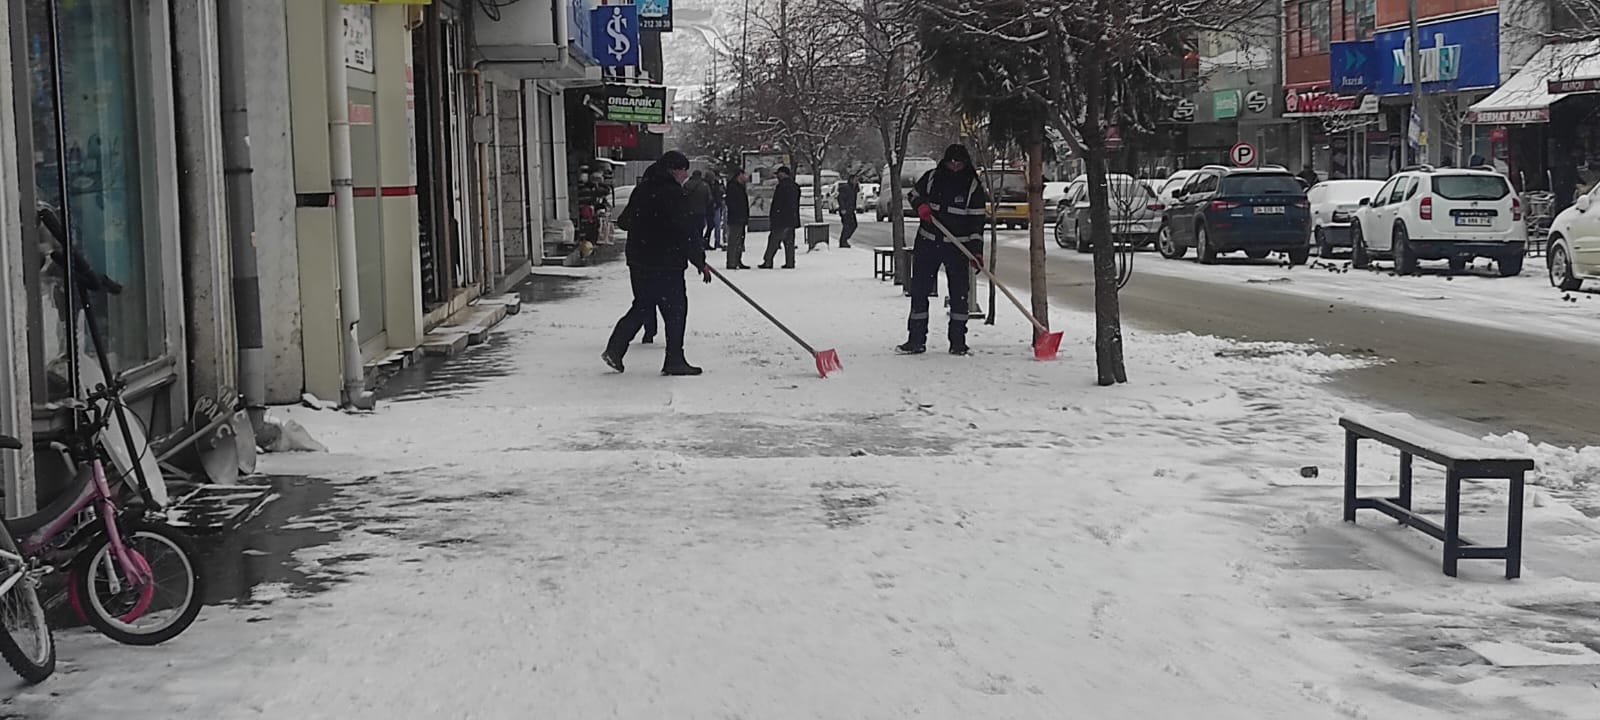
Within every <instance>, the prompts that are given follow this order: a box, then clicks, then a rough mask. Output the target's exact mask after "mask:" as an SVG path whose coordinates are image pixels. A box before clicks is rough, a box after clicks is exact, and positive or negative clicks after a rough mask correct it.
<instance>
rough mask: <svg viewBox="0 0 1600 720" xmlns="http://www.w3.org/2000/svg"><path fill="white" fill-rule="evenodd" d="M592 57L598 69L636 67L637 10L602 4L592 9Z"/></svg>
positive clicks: (632, 7)
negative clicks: (598, 66)
mask: <svg viewBox="0 0 1600 720" xmlns="http://www.w3.org/2000/svg"><path fill="white" fill-rule="evenodd" d="M593 26H594V29H593V33H594V45H595V47H594V57H595V59H596V60H599V61H600V66H601V67H633V66H635V65H638V64H639V9H638V8H637V7H636V6H633V5H605V6H602V7H597V8H595V9H594V16H593Z"/></svg>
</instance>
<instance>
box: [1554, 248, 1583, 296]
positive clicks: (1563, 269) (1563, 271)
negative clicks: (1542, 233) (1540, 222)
mask: <svg viewBox="0 0 1600 720" xmlns="http://www.w3.org/2000/svg"><path fill="white" fill-rule="evenodd" d="M1550 284H1551V285H1553V286H1555V287H1556V288H1557V289H1559V290H1566V291H1568V292H1571V291H1573V290H1578V289H1581V288H1582V287H1583V280H1582V279H1580V278H1579V277H1578V275H1577V273H1575V272H1573V271H1572V258H1570V257H1567V248H1566V246H1564V245H1562V244H1561V238H1560V236H1557V237H1553V238H1550Z"/></svg>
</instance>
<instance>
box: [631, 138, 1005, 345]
mask: <svg viewBox="0 0 1600 720" xmlns="http://www.w3.org/2000/svg"><path fill="white" fill-rule="evenodd" d="M776 175H777V178H778V183H777V187H776V188H775V189H774V192H773V197H772V206H771V209H770V212H769V214H768V217H769V219H770V221H771V223H772V225H771V233H770V234H769V237H768V240H767V251H766V254H765V256H764V262H762V264H761V265H760V266H758V267H761V268H767V269H770V268H772V267H773V261H774V260H776V258H777V254H778V250H779V248H782V249H783V251H784V259H785V261H786V262H785V263H784V265H783V267H784V268H785V269H792V268H794V267H795V232H796V231H797V230H799V229H800V227H801V222H800V198H801V193H800V186H799V185H798V184H797V183H796V182H795V180H794V173H793V172H792V171H791V170H790V169H789V168H787V167H780V168H778V171H777V173H776ZM748 184H749V177H748V175H747V174H746V173H745V172H744V171H743V170H739V171H736V172H735V174H734V176H733V178H732V179H731V181H730V182H729V183H728V184H727V185H726V187H724V186H723V185H722V183H721V182H720V181H719V179H718V178H717V176H716V174H715V173H712V174H710V176H709V178H708V177H707V175H706V174H705V173H702V172H699V171H696V172H695V173H693V174H692V175H691V174H690V172H689V158H688V157H687V156H685V155H684V154H683V153H681V152H678V151H676V150H673V151H669V152H667V153H666V154H665V155H662V157H661V159H660V160H658V161H656V162H655V163H654V164H652V165H651V166H650V167H649V169H647V170H646V171H645V173H644V176H643V178H641V179H640V181H639V185H638V187H637V188H636V189H635V190H634V192H633V195H632V196H631V198H630V199H629V202H628V205H627V207H626V208H624V209H623V211H622V213H621V215H619V216H618V218H617V225H618V227H620V228H622V229H623V230H624V231H626V232H627V233H628V244H627V250H626V254H627V260H628V271H629V277H630V279H631V281H632V285H633V303H632V305H631V306H630V307H629V308H628V312H627V313H626V314H624V315H623V316H622V319H621V320H618V321H617V325H616V327H615V328H614V329H613V330H612V332H611V338H610V340H609V341H608V342H607V343H606V349H605V351H604V352H603V353H601V355H600V357H601V359H602V360H604V361H605V363H606V365H607V366H609V367H610V368H611V369H613V370H615V371H617V372H619V373H620V372H623V370H624V365H623V357H624V356H625V355H627V352H628V346H629V345H631V344H632V343H633V339H634V337H636V336H637V335H638V334H639V332H640V330H643V331H644V332H645V339H644V341H645V342H646V343H649V342H651V341H652V340H653V339H654V336H655V330H656V328H655V324H656V314H657V313H658V312H659V313H660V315H661V319H662V322H663V323H664V324H665V325H666V332H667V348H666V349H667V352H666V360H665V362H664V363H663V364H662V367H661V373H662V374H663V375H699V374H701V372H702V371H701V369H700V368H698V367H696V366H694V365H691V364H690V363H689V361H688V359H687V358H686V357H685V355H684V350H683V336H684V331H685V328H686V327H687V325H688V318H689V297H688V287H687V285H686V283H685V282H684V277H683V275H684V270H686V269H688V268H690V267H693V268H695V269H696V270H698V271H699V273H700V275H701V278H702V279H703V280H704V281H705V282H706V283H710V282H711V281H712V279H713V276H714V275H715V271H713V270H712V269H711V266H710V265H708V264H707V263H706V251H707V250H710V249H714V248H716V247H717V246H718V245H719V244H721V242H722V230H723V228H724V225H725V228H726V241H727V242H726V246H727V265H726V267H727V269H729V270H746V269H749V266H747V265H745V264H744V258H743V253H744V238H745V231H746V230H747V229H748V227H749V221H750V196H749V189H748ZM838 192H839V196H838V200H839V213H840V215H841V218H842V220H843V223H844V234H843V235H841V236H840V240H839V246H840V247H846V248H847V247H850V241H849V238H850V237H851V235H852V234H854V232H855V229H856V218H855V215H856V202H857V199H858V198H859V197H860V190H859V185H857V184H856V182H855V180H854V179H853V178H851V179H849V180H847V181H846V182H843V183H840V186H839V188H838ZM910 196H911V197H910V199H911V205H912V207H914V208H916V211H917V215H918V217H920V218H921V220H922V222H921V225H920V226H919V227H918V229H917V235H916V244H915V247H914V249H913V255H912V257H913V262H912V277H911V287H910V295H911V315H910V318H909V320H908V322H907V339H906V342H905V343H904V344H902V345H899V346H897V347H896V348H895V350H896V351H897V352H899V353H901V354H920V353H923V352H926V350H927V337H928V324H929V323H928V318H929V313H928V297H929V296H930V295H932V294H933V291H934V287H935V285H936V283H937V281H938V276H939V270H940V269H941V268H942V269H943V270H944V271H945V276H946V280H947V282H948V285H949V289H950V324H949V341H950V352H951V354H954V355H966V354H967V353H968V348H967V341H966V335H967V312H966V308H967V294H968V291H969V282H968V274H967V262H968V261H967V260H966V256H965V255H964V254H962V253H961V251H960V250H958V249H956V248H955V246H954V243H961V244H963V245H965V246H966V247H967V248H968V250H969V252H971V253H973V254H974V255H978V254H979V253H981V252H982V251H983V245H982V238H983V234H982V230H983V226H984V224H985V218H986V217H987V207H988V196H987V194H985V192H984V189H983V183H982V182H980V181H979V180H978V174H977V169H976V168H975V167H974V166H973V164H972V157H971V155H970V154H968V152H967V149H966V148H965V147H963V146H961V145H952V146H950V148H949V149H948V150H947V151H946V153H945V157H944V159H943V160H942V161H941V162H940V164H939V167H937V168H936V169H934V170H931V171H929V172H928V173H927V174H925V175H923V176H922V178H921V179H920V180H918V181H917V183H916V185H915V186H914V187H913V189H912V191H911V193H910Z"/></svg>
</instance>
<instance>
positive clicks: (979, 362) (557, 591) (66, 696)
mask: <svg viewBox="0 0 1600 720" xmlns="http://www.w3.org/2000/svg"><path fill="white" fill-rule="evenodd" d="M878 227H886V226H881V225H878V226H875V225H872V224H870V223H863V228H862V230H863V233H865V232H867V231H868V230H869V229H874V228H878ZM762 242H764V237H763V236H761V235H755V236H753V237H752V241H751V246H752V247H759V245H760V243H762ZM1054 251H1055V249H1054V248H1052V254H1053V255H1057V254H1058V253H1055V252H1054ZM1144 260H1145V259H1144V258H1143V257H1141V261H1144ZM747 261H748V259H747ZM1147 262H1160V261H1159V260H1150V261H1147ZM752 264H753V263H752ZM870 268H871V254H870V252H868V251H866V250H859V249H858V250H848V251H847V250H839V249H829V250H825V251H819V252H818V253H815V254H804V255H802V256H801V258H800V268H799V269H798V270H794V271H748V272H740V273H734V274H732V278H733V279H734V281H735V282H738V283H741V285H742V286H743V287H744V288H745V289H746V290H747V291H748V292H750V293H751V294H752V295H753V296H755V297H756V298H757V299H759V300H762V301H763V302H767V303H769V305H768V307H769V309H771V310H772V311H773V312H774V313H775V314H777V315H778V316H779V317H780V318H783V319H784V320H785V321H786V322H789V323H792V326H793V327H794V328H795V329H796V331H798V332H799V333H800V334H801V335H802V336H804V337H806V338H807V339H808V340H809V341H811V342H812V343H813V344H815V345H816V346H817V347H818V348H837V349H838V351H839V353H840V355H841V357H842V359H843V362H844V370H843V371H842V372H840V373H837V374H835V375H834V376H832V377H829V378H828V379H825V380H823V379H818V378H817V377H816V376H815V373H814V371H813V367H812V361H811V359H810V358H809V357H807V356H805V355H804V353H802V352H801V351H799V350H798V348H797V347H795V346H794V345H793V344H791V343H790V341H789V340H788V339H787V338H785V337H784V336H783V335H782V334H781V333H779V332H778V331H777V330H776V329H774V328H772V327H770V326H769V325H767V324H765V322H764V321H763V320H762V319H761V318H760V316H759V315H757V314H756V313H755V312H754V311H753V310H751V309H750V308H748V307H747V306H745V305H743V304H742V303H741V302H740V301H739V300H738V299H737V298H736V297H734V296H733V295H732V294H731V293H729V292H728V291H727V290H726V289H725V288H723V287H721V286H704V285H700V284H699V283H697V282H696V283H692V284H691V286H690V302H691V310H690V332H689V339H688V344H687V351H688V357H689V359H690V360H691V361H694V362H696V363H697V364H701V365H704V366H705V367H706V372H707V374H706V375H705V376H703V377H699V378H665V377H661V376H659V375H658V374H657V370H658V368H659V363H660V361H661V354H662V351H661V350H660V347H659V346H641V345H637V344H636V345H635V346H634V347H633V349H632V350H631V351H630V353H629V354H628V356H627V358H626V362H627V364H628V372H627V373H626V374H623V375H616V374H613V373H611V372H609V371H608V370H607V369H606V368H605V367H604V365H602V363H601V362H600V360H599V357H598V355H599V353H600V350H601V348H602V346H603V344H604V340H605V337H606V335H607V333H608V332H609V330H610V327H611V325H612V324H613V323H614V322H615V320H616V318H617V316H618V315H619V314H621V312H622V311H623V310H624V308H625V307H626V304H627V298H628V280H627V275H626V270H625V268H624V267H623V266H622V265H621V264H620V263H610V264H604V265H600V266H596V267H591V268H582V269H560V268H554V269H549V270H544V271H541V272H544V273H548V274H550V275H556V276H559V277H548V276H547V277H539V278H536V279H535V281H534V282H535V283H536V284H539V285H541V286H542V287H545V288H550V287H555V288H556V290H557V291H556V292H554V293H553V294H555V295H557V296H560V297H561V298H562V299H559V300H554V301H549V302H540V303H533V304H529V305H526V306H525V307H524V309H523V311H522V313H521V314H520V315H517V316H514V317H512V318H510V319H508V320H507V321H506V323H505V324H504V325H502V326H501V327H500V328H499V329H498V330H497V331H496V334H495V336H494V337H493V338H492V339H491V341H490V342H489V343H487V344H485V345H483V346H480V347H478V348H476V349H474V350H471V351H469V353H468V354H467V355H465V356H464V357H462V358H458V359H456V360H454V361H452V365H451V366H449V367H447V368H446V369H445V370H444V371H441V372H440V373H438V374H436V375H434V376H432V377H430V378H423V379H421V380H420V381H417V382H415V383H410V384H406V385H404V386H403V387H402V388H401V389H400V390H399V391H397V392H398V394H397V395H395V396H394V397H392V398H391V399H389V400H388V401H386V402H383V403H382V404H380V407H379V409H378V411H377V412H375V413H372V414H365V415H346V414H340V413H336V412H331V411H314V410H309V409H304V408H296V409H293V410H289V411H287V412H285V413H284V415H285V416H287V417H290V418H293V419H295V420H298V421H299V422H301V423H303V424H304V425H305V426H306V427H307V428H309V429H310V431H311V432H312V433H313V434H314V435H315V436H316V437H317V438H318V439H319V440H320V441H321V442H323V443H324V444H326V445H327V446H328V447H329V448H330V449H331V452H329V453H326V454H296V455H282V454H278V455H270V456H267V457H265V458H263V460H262V467H263V470H264V471H265V472H266V473H268V474H269V475H273V476H277V477H278V478H279V480H278V481H277V482H278V483H280V484H281V485H279V486H278V487H279V488H280V491H283V488H286V487H288V485H287V484H283V483H288V482H289V480H288V479H289V478H295V477H303V478H310V480H309V481H306V480H299V481H295V482H298V483H301V484H306V483H309V485H311V486H313V487H316V488H320V489H322V490H323V491H325V492H326V497H325V499H322V500H320V501H318V502H314V503H303V504H294V505H289V504H287V503H288V500H287V498H286V497H285V498H284V499H280V500H279V501H278V503H279V506H278V507H277V509H276V511H273V506H272V505H269V512H268V513H266V514H265V515H264V517H270V518H277V520H274V522H277V523H278V524H277V525H276V526H272V527H265V528H258V535H257V537H259V538H260V539H261V542H263V543H270V542H273V541H274V540H273V539H274V538H278V539H282V538H288V537H291V536H294V537H303V536H306V535H307V534H312V535H315V536H316V537H317V538H318V540H317V541H316V542H314V543H307V544H306V545H305V546H304V547H302V548H301V549H299V550H297V551H295V552H293V553H292V555H291V556H290V557H289V558H288V559H287V560H286V561H285V562H286V563H287V564H288V565H289V566H290V567H291V568H292V569H293V571H294V572H292V573H288V574H286V575H285V577H286V578H287V579H284V580H283V581H268V582H261V583H259V584H256V585H254V587H253V588H251V589H250V590H248V591H246V592H245V593H244V594H243V596H241V597H239V598H237V599H234V600H231V601H228V602H225V603H223V604H219V605H215V606H212V607H208V608H207V609H206V610H205V612H204V613H203V614H202V615H201V617H200V620H199V622H198V623H197V624H196V625H195V626H194V627H193V628H192V629H191V630H189V631H188V632H187V633H186V634H185V635H183V636H182V637H180V638H178V639H177V640H175V641H173V642H171V643H168V644H166V645H163V646H160V647H156V648H131V647H123V646H117V645H113V644H112V643H110V642H109V641H107V640H105V639H104V638H102V637H100V636H98V635H96V634H93V633H91V632H88V631H86V630H83V629H76V630H65V631H61V632H60V633H59V637H60V640H61V662H62V668H61V670H60V671H59V673H58V675H57V676H56V677H55V678H54V679H52V680H51V681H50V682H48V683H46V684H44V685H40V686H37V687H33V688H22V687H17V688H14V689H13V688H8V694H11V696H12V697H11V699H10V700H9V701H8V702H7V703H5V704H0V715H3V716H6V717H11V716H17V717H23V718H30V719H40V720H42V719H45V718H56V719H62V720H66V719H76V718H86V717H94V716H96V715H98V714H112V713H114V714H115V715H116V716H117V717H121V718H129V719H131V720H144V719H149V720H155V719H157V718H218V719H232V718H341V719H346V718H406V717H429V718H447V717H448V718H512V717H540V718H845V717H850V718H883V719H889V718H906V717H927V718H953V719H954V718H1067V717H1071V718H1130V719H1133V718H1155V717H1170V716H1182V717H1186V718H1219V719H1220V718H1227V719H1234V718H1306V719H1312V718H1370V719H1373V720H1377V719H1382V718H1401V717H1404V718H1419V719H1426V718H1473V719H1474V720H1478V719H1484V720H1490V719H1494V718H1524V717H1540V718H1554V719H1559V718H1574V719H1576V718H1592V717H1593V711H1594V708H1595V707H1600V690H1597V686H1596V680H1595V678H1596V677H1597V675H1596V673H1597V667H1600V653H1597V652H1596V650H1600V622H1597V620H1600V603H1596V601H1595V598H1596V596H1597V595H1596V592H1597V590H1600V569H1597V568H1596V567H1595V565H1594V563H1593V558H1594V557H1596V553H1597V552H1600V532H1597V531H1600V520H1597V519H1596V518H1595V517H1593V516H1592V515H1593V514H1595V513H1593V512H1591V513H1585V512H1583V511H1582V509H1584V508H1592V507H1594V506H1595V505H1596V504H1597V503H1596V500H1595V496H1596V495H1597V494H1600V488H1597V487H1596V482H1597V481H1600V457H1596V456H1595V455H1594V451H1592V450H1591V451H1586V452H1585V453H1582V454H1579V453H1572V452H1564V451H1558V450H1555V449H1553V448H1548V447H1544V448H1537V449H1536V451H1537V453H1538V454H1539V458H1540V461H1541V471H1540V472H1539V473H1538V474H1537V475H1536V477H1534V478H1532V481H1533V483H1534V485H1532V486H1530V488H1529V500H1528V503H1527V506H1528V510H1527V513H1528V515H1527V520H1526V529H1525V531H1524V532H1525V537H1526V538H1527V543H1528V545H1527V549H1526V557H1525V561H1524V574H1523V578H1522V579H1521V580H1519V581H1516V582H1507V581H1505V580H1504V579H1502V578H1501V577H1500V569H1501V568H1500V565H1499V564H1498V563H1493V562H1485V561H1466V562H1464V563H1463V565H1462V573H1461V577H1460V578H1447V577H1444V576H1443V575H1442V574H1441V573H1440V571H1439V546H1438V544H1437V543H1435V542H1433V541H1431V540H1429V539H1427V538H1426V537H1424V536H1422V535H1421V534H1420V533H1416V532H1414V531H1410V530H1406V529H1403V528H1398V527H1396V526H1395V525H1394V523H1393V522H1392V521H1387V520H1382V519H1380V518H1379V516H1376V515H1367V514H1364V515H1362V517H1361V519H1360V522H1359V523H1358V524H1357V525H1354V526H1352V525H1348V524H1345V523H1343V522H1342V521H1341V519H1340V496H1341V495H1340V493H1341V484H1340V483H1341V480H1340V478H1341V475H1342V474H1341V460H1340V457H1341V456H1340V453H1341V446H1340V444H1339V443H1340V437H1341V435H1340V433H1339V431H1338V428H1337V426H1336V424H1335V423H1336V420H1337V418H1338V416H1339V415H1340V414H1341V413H1342V412H1346V411H1360V410H1363V409H1364V408H1365V405H1364V404H1363V403H1362V402H1360V401H1356V400H1351V399H1347V397H1346V396H1344V395H1341V394H1336V393H1335V392H1333V391H1332V390H1331V389H1330V388H1329V387H1328V384H1327V382H1326V381H1327V380H1328V378H1329V375H1330V374H1332V373H1338V372H1341V371H1349V370H1355V369H1358V368H1363V367H1368V366H1370V365H1371V364H1373V363H1375V362H1378V361H1377V360H1375V359H1374V358H1372V357H1370V356H1366V355H1349V356H1344V355H1331V354H1324V353H1323V352H1320V351H1319V349H1318V347H1317V346H1313V345H1302V344H1293V343H1285V342H1271V343H1244V342H1238V341H1234V340H1227V339H1218V338H1213V337H1202V336H1196V335H1191V334H1157V333H1152V332H1146V331H1130V333H1129V335H1128V338H1127V348H1128V357H1129V374H1130V376H1131V380H1132V382H1131V383H1130V384H1128V385H1126V386H1122V387H1116V388H1097V387H1094V386H1093V383H1092V381H1093V367H1092V362H1093V361H1092V347H1091V344H1090V343H1091V323H1090V318H1089V317H1088V316H1087V315H1085V314H1083V313H1082V312H1079V311H1076V310H1072V309H1068V308H1067V307H1065V306H1063V307H1057V308H1056V309H1055V310H1054V311H1053V312H1054V313H1055V315H1054V322H1053V323H1052V324H1053V325H1054V326H1056V327H1058V328H1064V329H1066V330H1067V336H1066V341H1065V342H1064V343H1063V346H1062V353H1061V359H1060V360H1059V361H1056V362H1036V361H1034V360H1032V359H1031V355H1030V352H1029V349H1028V345H1027V324H1026V322H1025V321H1023V320H1022V319H1021V318H1020V317H1018V316H1017V315H1016V314H1015V313H1014V312H1012V311H1011V310H1010V308H1008V307H1007V306H1005V305H1003V304H1002V313H1001V314H1000V316H999V322H998V324H997V325H996V326H994V327H987V326H983V325H979V324H975V325H974V330H973V334H972V336H971V338H970V340H971V342H972V345H973V348H974V352H975V355H974V356H973V357H966V358H958V357H950V356H948V355H946V354H945V353H944V350H945V348H944V343H943V338H942V336H941V335H942V333H940V332H939V330H940V324H941V323H939V322H936V323H935V332H934V335H933V337H932V338H931V340H932V342H931V343H930V347H929V350H930V352H929V354H927V355H925V356H920V357H897V356H895V355H893V354H892V352H891V347H892V346H893V345H894V344H895V343H897V342H900V341H901V340H903V335H904V323H905V319H904V318H905V313H906V301H905V299H904V298H903V297H901V295H900V292H899V290H898V289H897V288H894V287H893V286H892V285H891V284H889V283H887V282H880V281H876V280H873V279H871V278H870ZM1297 272H1298V271H1297ZM1147 279H1148V276H1146V277H1144V278H1140V279H1138V280H1136V281H1135V282H1136V283H1137V282H1141V281H1143V280H1147ZM1001 302H1002V303H1004V300H1002V301H1001ZM936 316H938V317H941V318H942V313H937V312H936ZM280 412H282V411H280ZM1512 429H1515V428H1513V427H1494V428H1491V431H1492V432H1494V433H1496V434H1501V433H1506V432H1509V431H1510V430H1512ZM1500 442H1505V443H1508V444H1511V445H1515V446H1518V447H1522V446H1525V443H1524V444H1523V445H1519V443H1522V441H1521V440H1519V439H1518V438H1515V437H1510V438H1503V439H1501V440H1500ZM1393 463H1394V459H1393V457H1392V456H1385V455H1384V454H1383V453H1381V452H1378V451H1376V450H1374V451H1369V452H1368V453H1367V454H1366V455H1365V456H1364V462H1363V472H1364V473H1365V475H1364V477H1365V478H1366V480H1367V481H1368V482H1371V483H1372V487H1363V492H1378V491H1379V490H1380V489H1382V488H1383V487H1387V486H1388V483H1389V482H1392V477H1393V472H1394V471H1393V467H1394V465H1393ZM1311 468H1315V469H1316V470H1317V472H1312V470H1311ZM1385 478H1390V480H1389V481H1385V480H1384V479H1385ZM1440 485H1441V483H1440V476H1439V474H1438V473H1437V472H1436V471H1434V470H1433V469H1428V468H1425V467H1424V466H1422V465H1419V468H1418V486H1417V497H1418V502H1419V503H1420V506H1421V507H1424V508H1430V507H1431V508H1433V509H1434V510H1435V511H1437V509H1438V508H1439V507H1441V506H1442V502H1443V500H1442V490H1441V489H1440ZM285 492H286V491H285ZM1465 503H1466V506H1467V516H1466V518H1465V520H1464V523H1465V528H1466V530H1467V531H1468V532H1472V533H1475V534H1478V535H1483V536H1486V537H1489V538H1491V539H1493V538H1498V537H1499V536H1500V532H1501V530H1500V528H1501V527H1503V522H1504V514H1503V513H1504V510H1503V506H1504V488H1503V486H1498V485H1496V484H1493V483H1484V484H1474V485H1473V486H1472V487H1471V489H1470V490H1469V491H1468V492H1467V495H1466V498H1465ZM267 550H268V548H267V547H265V546H262V547H249V548H244V553H245V554H246V555H250V554H251V553H252V552H254V553H257V554H260V553H265V552H266V551H267ZM1497 650H1498V652H1497ZM1543 653H1554V654H1557V655H1560V656H1561V657H1560V659H1561V660H1562V661H1563V665H1564V666H1561V667H1548V666H1541V667H1531V668H1530V667H1522V666H1520V665H1523V664H1525V663H1522V662H1518V660H1526V659H1527V657H1528V656H1530V655H1531V656H1534V657H1535V659H1537V658H1538V657H1541V656H1543V657H1548V656H1546V655H1542V654H1543ZM1490 656H1493V657H1494V658H1495V659H1496V662H1491V661H1490V660H1489V659H1487V658H1488V657H1490ZM1507 658H1510V659H1507Z"/></svg>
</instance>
